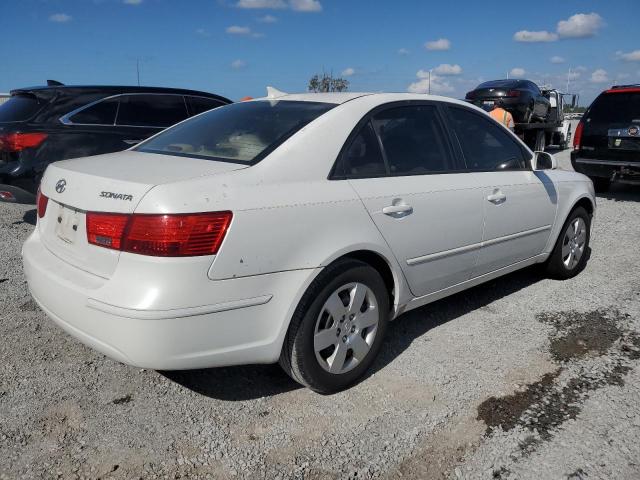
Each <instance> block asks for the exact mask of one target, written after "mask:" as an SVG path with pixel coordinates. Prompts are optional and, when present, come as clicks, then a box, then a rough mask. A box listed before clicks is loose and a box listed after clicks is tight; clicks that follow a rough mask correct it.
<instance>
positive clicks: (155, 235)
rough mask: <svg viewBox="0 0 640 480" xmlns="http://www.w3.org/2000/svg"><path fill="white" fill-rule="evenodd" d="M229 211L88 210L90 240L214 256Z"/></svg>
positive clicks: (155, 252)
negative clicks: (150, 212)
mask: <svg viewBox="0 0 640 480" xmlns="http://www.w3.org/2000/svg"><path fill="white" fill-rule="evenodd" d="M232 216H233V215H232V213H231V212H211V213H192V214H175V215H145V214H134V215H123V214H107V213H91V212H90V213H87V239H88V241H89V243H92V244H94V245H99V246H101V247H107V248H113V249H116V250H121V251H123V252H131V253H138V254H140V255H151V256H156V257H187V256H197V255H215V254H216V253H218V249H219V248H220V245H221V244H222V240H224V236H225V234H226V232H227V229H228V228H229V224H230V223H231V218H232Z"/></svg>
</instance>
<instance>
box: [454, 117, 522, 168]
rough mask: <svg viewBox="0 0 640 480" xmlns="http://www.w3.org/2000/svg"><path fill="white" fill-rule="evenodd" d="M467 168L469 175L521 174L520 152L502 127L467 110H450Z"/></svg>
mask: <svg viewBox="0 0 640 480" xmlns="http://www.w3.org/2000/svg"><path fill="white" fill-rule="evenodd" d="M449 112H450V117H451V121H452V123H453V126H454V130H455V134H456V137H457V138H458V141H459V143H460V147H461V148H462V153H463V154H464V158H465V161H466V163H467V168H468V169H469V170H472V171H479V172H484V171H495V170H524V169H526V168H527V165H526V161H525V159H524V155H523V152H522V148H521V147H520V145H518V143H517V142H516V141H515V140H514V139H512V138H511V137H510V136H509V134H508V133H507V132H505V131H503V129H502V128H501V127H499V126H498V125H496V124H495V122H493V121H491V120H490V119H488V118H484V117H483V116H482V115H481V114H478V113H475V112H472V111H470V110H468V109H466V108H456V107H450V108H449Z"/></svg>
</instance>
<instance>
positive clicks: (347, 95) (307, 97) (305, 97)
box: [251, 92, 472, 107]
mask: <svg viewBox="0 0 640 480" xmlns="http://www.w3.org/2000/svg"><path fill="white" fill-rule="evenodd" d="M363 97H366V98H367V99H369V100H373V101H375V102H377V103H379V104H383V103H389V102H401V101H406V100H432V101H444V102H450V103H456V104H459V105H465V106H471V107H472V105H469V103H467V102H464V101H460V100H457V99H455V98H452V97H442V96H439V95H429V94H426V93H404V92H397V93H395V92H377V93H374V92H331V93H286V94H283V95H279V96H275V97H262V98H256V99H254V100H251V101H254V102H255V101H265V100H268V101H274V100H276V101H280V100H284V101H297V102H320V103H333V104H336V105H341V104H343V103H347V102H350V101H352V100H356V99H359V98H363Z"/></svg>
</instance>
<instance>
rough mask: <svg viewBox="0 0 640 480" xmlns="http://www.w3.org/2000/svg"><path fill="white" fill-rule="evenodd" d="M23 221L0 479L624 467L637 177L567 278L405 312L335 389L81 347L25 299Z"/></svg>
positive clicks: (618, 473)
mask: <svg viewBox="0 0 640 480" xmlns="http://www.w3.org/2000/svg"><path fill="white" fill-rule="evenodd" d="M559 159H560V164H561V165H562V166H564V167H567V165H568V162H567V159H568V157H567V152H563V153H562V154H560V155H559ZM33 223H35V211H34V210H33V209H32V208H30V207H25V206H16V205H5V204H0V255H1V257H0V258H1V259H2V262H1V263H0V304H1V306H2V309H1V313H0V338H1V339H2V341H1V343H0V478H1V479H9V478H11V479H13V478H56V477H57V478H123V479H124V478H127V479H129V478H169V477H170V478H251V479H254V478H269V479H271V478H281V479H285V478H309V479H334V478H396V477H400V476H402V477H403V478H416V479H437V478H452V479H459V478H500V479H515V478H519V479H520V478H521V479H541V478H542V479H547V478H549V479H585V480H587V479H588V480H592V479H597V478H603V479H611V478H616V479H632V478H633V479H635V478H640V442H639V441H638V439H639V438H640V368H638V366H639V362H640V334H639V333H638V332H640V278H639V276H638V269H639V267H640V243H639V242H638V238H639V234H640V189H639V188H631V187H624V186H617V187H615V188H614V190H613V191H612V192H611V193H609V194H607V195H606V196H601V197H599V199H598V212H597V217H596V220H595V223H594V229H593V236H592V255H591V259H590V261H589V264H588V266H587V268H586V270H585V271H584V272H583V273H581V274H580V275H579V276H578V277H576V278H574V279H572V280H568V281H565V282H558V281H552V280H547V279H544V278H541V277H540V276H539V274H538V273H537V271H536V270H534V269H528V270H525V271H521V272H517V273H515V274H512V275H509V276H508V277H505V278H502V279H498V280H495V281H492V282H490V283H488V284H485V285H482V286H479V287H476V288H474V289H472V290H470V291H467V292H463V293H461V294H458V295H455V296H454V297H451V298H449V299H445V300H442V301H439V302H437V303H435V304H432V305H429V306H427V307H425V308H421V309H418V310H415V311H412V312H409V313H408V314H406V315H404V316H402V317H401V318H400V319H399V320H398V321H396V322H394V323H393V324H392V325H391V327H390V329H389V335H388V338H387V341H386V344H385V346H384V348H383V351H382V354H381V357H380V358H379V359H378V361H377V362H376V364H375V368H374V373H373V374H372V375H371V376H370V377H369V378H367V379H366V380H365V381H363V382H362V383H361V384H359V385H357V386H356V387H354V388H352V389H350V390H349V391H346V392H342V393H340V394H336V395H331V396H321V395H317V394H315V393H312V392H310V391H309V390H306V389H303V388H300V387H299V386H298V385H297V384H295V383H293V382H292V381H291V380H290V379H289V378H288V377H287V376H286V375H285V374H284V373H282V372H281V371H280V369H279V368H278V367H277V366H246V367H233V368H221V369H211V370H201V371H193V372H173V373H163V372H155V371H148V370H140V369H135V368H131V367H128V366H125V365H121V364H118V363H116V362H114V361H111V360H109V359H107V358H105V357H104V356H102V355H100V354H98V353H96V352H94V351H92V350H90V349H89V348H87V347H85V346H83V345H81V344H80V343H78V342H77V341H75V340H74V339H72V338H71V337H69V336H68V335H66V334H65V333H63V332H62V331H61V330H59V329H58V328H57V327H55V326H54V325H53V324H52V323H51V322H50V321H48V320H47V318H46V317H45V315H44V314H43V313H42V312H41V311H40V310H39V309H38V308H37V307H36V306H35V305H34V303H33V301H32V300H31V299H30V297H29V294H28V292H27V288H26V284H25V280H24V276H23V274H22V270H21V261H20V246H21V243H22V242H23V241H24V239H25V238H26V237H27V235H28V234H29V232H30V231H31V229H32V228H33V226H32V225H33Z"/></svg>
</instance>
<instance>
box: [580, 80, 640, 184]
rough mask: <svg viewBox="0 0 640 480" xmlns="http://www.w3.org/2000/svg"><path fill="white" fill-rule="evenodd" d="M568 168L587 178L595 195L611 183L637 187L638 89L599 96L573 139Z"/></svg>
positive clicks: (632, 87)
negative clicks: (595, 192) (569, 166)
mask: <svg viewBox="0 0 640 480" xmlns="http://www.w3.org/2000/svg"><path fill="white" fill-rule="evenodd" d="M573 147H574V150H573V152H571V164H572V165H573V169H574V170H575V171H576V172H580V173H584V174H585V175H588V176H589V177H591V180H592V181H593V185H594V187H595V189H596V191H597V192H604V191H606V190H607V189H608V188H609V185H610V184H611V182H620V183H631V184H636V185H640V85H620V86H614V87H612V88H611V89H609V90H607V91H605V92H602V93H601V94H600V95H599V96H598V98H596V99H595V100H594V101H593V103H592V104H591V106H590V107H589V108H588V109H587V111H586V112H585V114H584V116H583V117H582V120H580V123H579V124H578V127H577V128H576V132H575V134H574V137H573Z"/></svg>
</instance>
